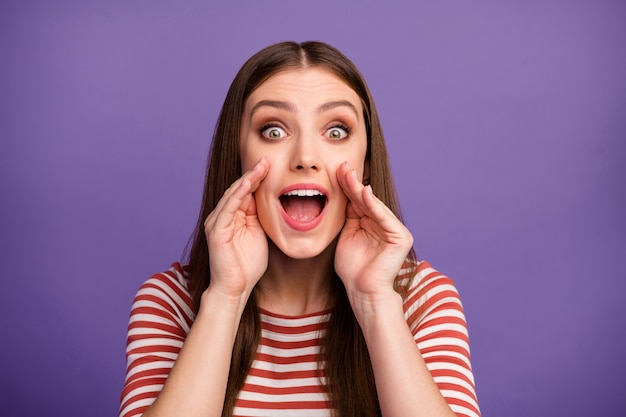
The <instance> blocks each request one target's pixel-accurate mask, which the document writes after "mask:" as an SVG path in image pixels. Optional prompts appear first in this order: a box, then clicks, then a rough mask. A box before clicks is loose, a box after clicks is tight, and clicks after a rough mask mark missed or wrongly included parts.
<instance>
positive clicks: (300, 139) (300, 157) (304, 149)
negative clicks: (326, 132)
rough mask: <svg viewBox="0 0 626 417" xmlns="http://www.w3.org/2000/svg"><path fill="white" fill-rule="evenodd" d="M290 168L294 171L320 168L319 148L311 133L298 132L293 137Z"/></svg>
mask: <svg viewBox="0 0 626 417" xmlns="http://www.w3.org/2000/svg"><path fill="white" fill-rule="evenodd" d="M292 143H293V152H292V157H291V163H290V166H291V169H292V170H295V171H318V170H319V169H320V168H321V166H322V165H321V160H320V150H319V147H318V144H317V141H316V140H315V135H313V134H302V133H301V134H298V136H297V137H296V138H293V142H292Z"/></svg>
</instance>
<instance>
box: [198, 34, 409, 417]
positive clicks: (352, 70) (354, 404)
mask: <svg viewBox="0 0 626 417" xmlns="http://www.w3.org/2000/svg"><path fill="white" fill-rule="evenodd" d="M310 66H317V67H323V68H326V69H328V70H330V71H331V72H333V73H334V74H335V75H337V76H338V77H339V78H341V79H342V80H343V81H345V82H346V84H348V85H349V86H350V87H351V88H352V89H353V90H354V91H355V92H356V93H357V94H358V96H359V97H360V98H361V101H362V104H363V113H364V114H363V116H364V119H365V125H366V129H367V154H366V160H367V162H368V164H369V168H370V178H369V181H370V184H371V186H372V189H373V190H374V193H375V194H376V196H377V197H378V198H379V199H380V200H382V201H383V202H384V203H385V204H386V205H387V207H389V208H390V209H391V210H392V211H393V212H394V213H395V214H396V215H397V216H398V217H400V210H399V205H398V199H397V196H396V191H395V187H394V184H393V180H392V176H391V168H390V166H389V159H388V155H387V148H386V146H385V140H384V137H383V132H382V128H381V125H380V120H379V118H378V113H377V112H376V107H375V106H374V101H373V100H372V97H371V94H370V91H369V89H368V87H367V84H366V83H365V80H364V79H363V76H362V75H361V73H360V72H359V71H358V69H357V68H356V66H355V65H354V64H353V63H352V62H351V61H350V60H349V59H348V58H347V57H346V56H345V55H343V54H342V53H341V52H339V51H338V50H337V49H335V48H333V47H332V46H330V45H327V44H325V43H321V42H304V43H301V44H298V43H295V42H283V43H278V44H275V45H272V46H269V47H267V48H265V49H263V50H261V51H260V52H258V53H256V54H255V55H253V56H252V57H251V58H250V59H249V60H248V61H247V62H246V63H245V64H244V65H243V67H242V68H241V69H240V70H239V72H238V73H237V75H236V76H235V79H234V80H233V82H232V84H231V86H230V89H229V90H228V93H227V95H226V99H225V100H224V105H223V106H222V110H221V113H220V116H219V118H218V121H217V125H216V127H215V132H214V134H213V141H212V145H211V151H210V157H209V164H208V167H207V174H206V182H205V186H204V196H203V198H202V208H201V210H200V214H199V216H198V223H197V225H196V230H195V232H194V236H193V241H192V246H191V251H190V254H189V272H190V278H191V283H190V290H191V295H192V298H193V300H194V308H195V311H196V312H197V311H198V309H199V308H200V299H201V296H202V293H203V292H204V290H205V289H206V288H207V287H208V286H209V283H210V281H211V277H210V272H209V257H210V254H209V252H208V248H207V240H206V236H205V233H204V220H205V219H206V217H207V216H208V215H209V213H211V211H212V210H213V209H214V208H215V206H216V205H217V203H218V201H219V200H220V198H221V197H222V195H223V194H224V192H225V191H226V189H227V188H228V187H229V186H230V185H231V184H232V183H233V182H234V181H236V180H237V178H239V177H240V176H241V174H242V172H241V159H240V153H239V136H240V129H241V119H242V115H243V111H244V105H245V102H246V99H247V98H248V97H249V96H250V94H251V93H252V92H253V91H254V90H255V89H256V88H257V87H258V86H260V85H261V84H262V83H263V82H264V81H265V80H267V79H268V78H269V77H271V76H272V75H274V74H275V73H277V72H278V71H281V70H285V69H289V68H303V67H310ZM407 265H409V267H414V265H415V254H414V252H413V250H411V252H410V253H409V257H408V263H407ZM334 275H335V276H334V277H333V288H334V290H335V293H336V294H335V295H336V304H335V306H334V309H333V314H331V318H330V320H329V322H328V327H327V330H326V333H325V335H324V337H323V339H322V346H321V354H320V355H321V357H323V358H324V359H325V362H324V361H320V362H321V363H324V365H323V369H324V374H325V380H326V382H327V391H328V394H329V397H330V401H331V404H332V406H333V408H334V409H335V413H336V414H337V415H339V416H342V417H348V416H368V417H369V416H372V417H373V416H380V406H379V404H378V396H377V394H376V386H375V383H374V375H373V371H372V366H371V362H370V359H369V354H368V352H367V346H366V344H365V340H364V338H363V333H362V332H361V328H360V327H359V324H358V323H357V321H356V318H355V317H354V313H353V312H352V308H351V307H350V303H349V301H348V297H347V295H346V292H345V288H344V287H343V284H342V283H341V280H340V279H339V277H338V276H337V274H334ZM411 275H412V274H411ZM407 285H408V284H406V283H404V284H403V285H400V284H399V280H397V281H396V290H397V291H399V292H400V293H402V292H404V291H405V290H406V287H407ZM260 332H261V326H260V318H259V309H258V306H257V302H256V297H255V294H254V292H253V293H252V295H251V296H250V298H249V300H248V303H247V305H246V307H245V309H244V312H243V315H242V318H241V322H240V325H239V329H238V332H237V337H236V339H235V344H234V346H233V355H232V359H231V365H230V373H229V376H228V383H227V387H226V397H225V400H224V409H223V411H222V416H223V417H227V416H232V412H233V407H234V404H235V400H236V398H237V394H238V392H239V391H240V389H241V387H242V386H243V384H244V382H245V379H246V376H247V373H248V371H249V370H250V366H251V365H252V361H253V358H254V354H255V351H256V348H257V346H258V343H259V340H260Z"/></svg>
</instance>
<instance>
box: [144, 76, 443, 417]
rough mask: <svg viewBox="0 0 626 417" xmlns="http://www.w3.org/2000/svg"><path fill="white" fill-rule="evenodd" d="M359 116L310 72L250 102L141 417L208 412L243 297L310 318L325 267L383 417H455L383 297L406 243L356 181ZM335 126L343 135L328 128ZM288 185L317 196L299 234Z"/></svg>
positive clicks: (361, 167) (338, 91)
mask: <svg viewBox="0 0 626 417" xmlns="http://www.w3.org/2000/svg"><path fill="white" fill-rule="evenodd" d="M339 102H340V103H341V104H337V103H339ZM268 103H270V104H268ZM271 103H273V104H271ZM277 103H280V104H277ZM329 103H334V104H333V105H329ZM362 114H363V112H362V108H361V104H360V100H359V98H358V96H357V95H356V93H354V91H352V90H351V88H350V87H349V86H348V85H347V84H345V83H344V82H343V81H342V80H341V79H339V78H337V77H336V76H335V75H333V74H332V73H330V72H329V71H327V70H325V69H321V68H315V67H312V68H304V69H293V70H287V71H283V72H280V73H278V74H275V75H274V76H272V77H270V78H269V79H268V80H267V81H265V82H264V83H263V84H262V85H261V86H259V87H258V88H257V90H255V91H254V92H253V93H252V94H251V95H250V97H249V98H248V100H247V101H246V105H245V111H244V115H243V120H242V130H241V141H240V148H241V159H242V166H243V170H244V174H243V175H242V177H241V178H240V179H238V180H237V181H235V183H233V185H232V186H231V187H230V188H229V189H228V190H227V191H226V192H225V193H224V196H223V197H222V199H221V200H220V202H219V203H218V205H217V206H216V208H215V210H214V211H213V212H212V213H211V214H210V215H209V216H208V217H207V219H206V221H205V233H206V236H207V241H208V246H209V251H210V253H211V254H212V256H211V258H210V268H211V284H210V285H209V287H208V288H207V290H206V291H205V293H204V294H203V296H202V302H201V307H200V310H199V312H198V315H197V317H196V320H195V322H194V325H193V327H192V329H191V331H190V333H189V335H188V336H187V339H186V341H185V344H184V346H183V348H182V350H181V352H180V355H179V357H178V360H177V361H176V364H175V365H174V367H173V368H172V371H171V373H170V376H169V377H168V380H167V382H166V383H165V386H164V388H163V390H162V391H161V393H160V394H159V396H158V398H157V400H156V401H155V403H154V404H153V405H152V406H151V407H150V408H149V409H148V410H147V411H146V413H145V414H144V416H156V415H158V416H172V415H186V416H219V415H220V414H221V410H222V404H223V400H224V394H225V388H226V381H227V377H228V367H229V363H230V358H231V351H232V347H233V343H234V338H235V335H236V331H237V328H238V326H239V320H240V318H241V314H242V311H243V308H244V306H245V304H246V302H247V300H248V298H249V296H250V294H251V292H252V289H253V288H254V287H255V286H258V288H259V289H260V290H261V291H260V298H259V306H260V307H262V308H265V309H268V310H270V311H272V312H275V313H279V314H286V315H298V314H306V313H311V312H319V311H321V310H322V309H325V308H327V306H328V305H329V302H330V301H331V300H330V298H329V294H330V291H329V278H330V275H331V273H332V269H333V268H335V270H336V271H337V274H338V275H339V277H340V278H341V280H342V282H343V283H344V285H345V287H346V291H347V294H348V298H349V300H350V304H351V306H352V309H353V311H354V314H355V316H356V318H357V320H358V322H359V324H360V326H361V328H362V330H363V335H364V337H365V340H366V343H367V346H368V350H369V354H370V359H371V362H372V367H373V369H374V377H375V380H376V387H377V391H378V396H379V400H380V404H381V409H382V411H383V415H384V416H385V417H396V416H398V417H400V416H407V415H410V416H417V417H420V416H424V417H426V416H428V417H433V416H453V415H454V414H453V413H452V411H451V410H450V408H449V407H448V405H447V403H446V402H445V400H444V398H443V397H442V396H441V393H440V391H439V389H438V388H437V386H436V384H435V383H434V381H433V379H432V376H431V374H430V372H429V371H428V369H427V368H426V365H425V364H424V361H423V359H422V356H421V354H420V352H419V349H418V348H417V346H416V344H415V341H414V340H413V337H412V335H411V332H410V330H409V328H408V326H407V324H406V321H405V319H404V312H403V308H402V298H401V297H400V295H399V294H398V293H396V292H395V291H394V290H393V282H394V279H395V277H396V275H397V273H398V271H399V270H400V267H401V265H402V262H403V261H404V259H405V258H406V255H407V253H408V251H409V250H410V248H411V246H412V244H413V238H412V236H411V234H410V232H409V231H408V230H407V228H406V227H405V226H404V225H403V224H402V223H401V222H400V221H399V220H398V219H397V218H396V217H395V215H394V214H393V213H392V212H391V210H389V209H388V208H387V207H386V206H385V205H384V204H383V203H382V202H381V201H380V200H379V199H378V198H376V196H375V195H374V193H373V192H372V190H371V188H370V187H369V186H364V185H363V178H364V177H366V176H367V175H368V168H367V164H366V162H365V154H366V137H365V125H364V122H363V120H362ZM337 122H340V123H341V124H342V125H345V126H348V127H349V132H339V131H337ZM268 123H269V126H270V127H269V128H268V127H267V126H268ZM277 128H278V130H276V129H277ZM343 133H347V135H344V134H343ZM293 184H307V186H312V187H313V186H314V187H320V188H322V189H323V190H325V192H326V193H327V197H328V201H327V205H326V207H325V209H324V210H325V212H324V214H323V216H322V218H321V220H320V221H319V223H318V224H316V226H315V227H313V228H310V229H307V230H306V231H302V230H299V229H298V228H294V227H292V226H290V225H289V224H288V223H289V222H288V221H285V218H284V216H283V214H281V205H280V202H279V199H278V197H279V196H280V193H281V191H282V190H284V189H285V187H289V186H291V185H293ZM268 238H269V239H268ZM216 335H220V337H216ZM207 357H210V358H211V360H206V358H207Z"/></svg>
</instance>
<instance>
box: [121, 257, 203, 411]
mask: <svg viewBox="0 0 626 417" xmlns="http://www.w3.org/2000/svg"><path fill="white" fill-rule="evenodd" d="M186 282H187V281H186V278H185V276H184V273H183V270H182V267H181V266H180V265H179V264H174V265H173V266H172V268H171V269H170V270H168V271H166V272H164V273H161V274H157V275H154V276H152V277H151V278H150V279H148V280H147V281H146V282H145V283H144V284H143V285H142V286H141V287H140V288H139V291H138V292H137V295H136V296H135V299H134V301H133V305H132V308H131V312H130V319H129V323H128V338H127V341H126V361H127V362H126V363H127V365H126V379H125V382H124V388H123V390H122V394H121V399H120V412H119V416H120V417H132V416H141V415H142V414H143V413H144V411H145V410H146V409H147V408H148V407H149V406H150V405H151V404H152V403H153V402H154V400H155V399H156V398H157V396H158V395H159V393H160V392H161V389H162V388H163V385H164V384H165V380H166V379H167V377H168V375H169V373H170V370H171V369H172V367H173V366H174V363H175V362H176V359H177V358H178V354H179V352H180V349H181V348H182V346H183V343H184V341H185V338H186V337H187V334H188V333H189V329H190V327H191V323H192V321H193V311H192V308H191V305H192V301H191V297H190V295H189V291H188V290H187V286H186Z"/></svg>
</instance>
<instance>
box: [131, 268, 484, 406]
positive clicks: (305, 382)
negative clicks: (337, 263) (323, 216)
mask: <svg viewBox="0 0 626 417" xmlns="http://www.w3.org/2000/svg"><path fill="white" fill-rule="evenodd" d="M188 285H189V278H188V275H187V273H186V272H185V269H184V267H182V266H181V265H180V264H179V263H175V264H174V265H172V267H171V268H170V269H169V270H168V271H166V272H163V273H161V274H157V275H154V276H153V277H151V278H150V279H148V280H147V281H146V282H145V283H144V284H143V285H142V286H141V288H140V289H139V291H138V293H137V296H136V297H135V300H134V302H133V306H132V310H131V315H130V322H129V326H128V340H127V349H126V357H127V369H126V381H125V384H124V389H123V391H122V395H121V406H120V417H132V416H140V415H142V414H143V412H144V411H145V409H146V408H148V407H149V406H150V405H151V404H152V403H153V402H154V400H155V399H156V397H157V395H158V394H159V392H160V391H161V389H162V388H163V384H164V383H165V380H166V379H167V377H168V375H169V372H170V370H171V368H172V366H173V365H174V363H175V362H176V359H177V358H178V353H179V352H180V349H181V348H182V346H183V343H184V342H185V338H186V336H187V334H188V333H189V330H190V328H191V324H192V323H193V319H194V314H193V311H192V307H191V306H192V300H191V296H190V294H189V291H188ZM404 311H405V317H406V321H407V324H408V326H409V328H410V330H411V332H412V334H413V337H414V339H415V341H416V343H417V346H418V348H419V349H420V351H421V353H422V357H423V358H424V361H425V362H426V365H427V367H428V369H429V370H430V372H431V374H432V376H433V378H434V380H435V382H436V383H437V385H438V387H439V389H440V390H441V393H442V395H443V396H444V398H445V399H446V401H447V402H448V404H449V405H450V407H451V408H452V410H453V411H454V412H455V413H456V414H457V415H458V416H466V417H479V416H480V411H479V408H478V402H477V399H476V391H475V387H474V377H473V375H472V370H471V364H470V353H469V339H468V334H467V326H466V322H465V316H464V313H463V307H462V306H461V301H460V299H459V295H458V293H457V291H456V288H455V287H454V284H453V282H452V281H451V280H450V278H448V277H446V276H444V275H442V274H440V273H439V272H437V271H436V270H434V269H433V268H432V267H431V266H430V264H428V263H427V262H420V264H419V266H418V269H417V273H416V276H415V278H414V280H413V282H412V284H411V287H410V289H409V292H408V294H407V296H406V298H405V300H404ZM330 314H332V312H331V311H325V312H320V313H316V314H310V315H305V316H297V317H293V316H282V315H278V314H274V313H271V312H269V311H265V310H261V326H262V327H261V341H260V343H259V346H258V348H257V353H256V356H255V358H254V361H253V363H252V368H251V369H250V372H249V374H248V376H247V379H246V382H245V384H244V386H243V388H242V390H241V392H240V393H239V396H238V398H237V401H236V403H235V410H234V415H235V416H268V417H269V416H271V417H299V416H302V417H304V416H306V417H316V416H320V417H321V416H325V417H326V416H329V415H330V410H329V407H330V404H329V401H328V395H327V394H326V393H325V391H324V387H323V386H322V385H321V384H322V378H323V371H320V367H319V364H318V362H317V359H318V353H319V349H320V340H321V337H322V336H323V335H324V331H325V329H326V324H327V322H328V319H329V317H330Z"/></svg>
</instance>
